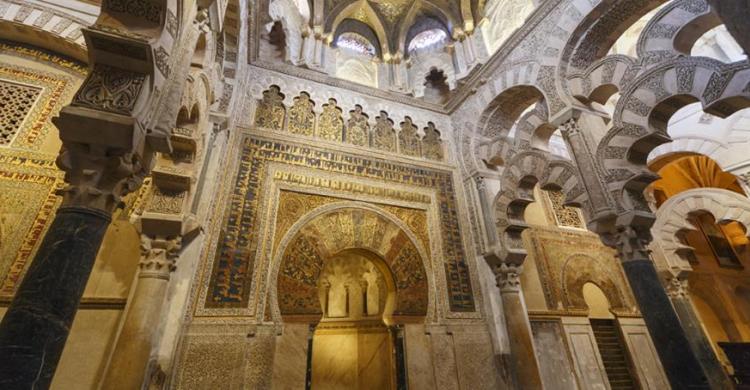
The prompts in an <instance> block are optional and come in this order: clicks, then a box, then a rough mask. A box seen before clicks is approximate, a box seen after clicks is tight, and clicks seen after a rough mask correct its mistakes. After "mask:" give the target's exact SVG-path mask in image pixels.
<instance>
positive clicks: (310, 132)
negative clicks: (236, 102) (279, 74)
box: [255, 85, 445, 161]
mask: <svg viewBox="0 0 750 390" xmlns="http://www.w3.org/2000/svg"><path fill="white" fill-rule="evenodd" d="M283 99H284V95H283V94H281V93H280V90H279V88H278V87H277V86H275V85H272V86H271V87H270V88H269V89H268V90H266V91H264V92H263V98H262V99H261V100H260V101H258V105H257V108H256V111H255V126H256V127H259V128H262V129H264V130H265V129H270V130H277V131H284V130H286V131H287V132H289V133H292V134H298V135H304V136H308V137H310V136H315V137H317V138H321V139H325V140H328V141H334V142H346V143H349V144H352V145H356V146H362V147H370V148H375V149H379V150H381V151H384V152H389V153H399V154H401V155H404V156H409V157H413V158H420V159H428V160H434V161H442V160H443V159H444V153H445V150H444V148H443V144H442V140H441V139H440V132H439V131H438V130H437V129H435V125H434V124H433V123H432V122H428V126H427V127H426V128H425V136H424V139H422V138H420V136H419V133H418V131H417V130H418V127H417V126H416V125H415V124H414V122H413V121H412V120H411V118H409V117H408V116H407V117H405V118H404V122H402V123H401V126H402V129H401V131H400V132H398V133H397V132H396V131H395V129H394V128H393V124H394V121H393V120H392V119H390V118H389V117H388V113H387V112H385V111H381V112H380V115H379V116H378V117H376V124H375V126H374V127H372V128H371V127H370V124H369V116H368V115H367V114H365V113H364V112H363V110H362V107H361V106H360V105H355V106H354V109H353V110H351V111H349V118H348V119H347V121H346V126H344V123H343V118H342V115H341V114H342V110H341V108H340V107H339V106H338V103H337V102H336V100H335V99H333V98H331V99H328V103H326V104H324V105H323V109H322V112H321V113H320V115H317V114H316V113H315V111H314V110H313V107H314V106H315V103H314V102H313V101H312V100H310V95H309V94H308V93H307V92H304V91H303V92H300V95H299V96H298V97H296V98H295V99H294V104H293V105H292V107H289V108H288V109H287V108H285V106H284V104H283ZM316 122H317V123H316Z"/></svg>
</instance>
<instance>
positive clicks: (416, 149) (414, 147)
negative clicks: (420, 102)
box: [398, 116, 422, 157]
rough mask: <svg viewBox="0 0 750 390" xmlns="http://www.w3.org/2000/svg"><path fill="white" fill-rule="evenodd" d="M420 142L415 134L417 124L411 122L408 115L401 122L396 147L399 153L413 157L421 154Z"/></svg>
mask: <svg viewBox="0 0 750 390" xmlns="http://www.w3.org/2000/svg"><path fill="white" fill-rule="evenodd" d="M420 144H421V142H420V140H419V135H418V134H417V126H414V124H413V123H412V122H411V118H409V117H408V116H407V117H406V118H405V119H404V121H403V122H401V131H400V132H399V133H398V147H399V151H400V152H401V154H405V155H407V156H413V157H421V156H422V148H421V145H420Z"/></svg>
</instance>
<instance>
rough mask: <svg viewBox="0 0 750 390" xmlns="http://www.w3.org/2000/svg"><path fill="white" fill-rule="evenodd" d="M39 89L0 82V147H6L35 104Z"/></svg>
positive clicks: (4, 81)
mask: <svg viewBox="0 0 750 390" xmlns="http://www.w3.org/2000/svg"><path fill="white" fill-rule="evenodd" d="M40 92H41V88H37V87H32V86H28V85H21V84H16V83H12V82H9V81H6V80H0V145H8V144H10V141H11V140H12V139H13V137H14V136H15V135H16V132H18V129H20V128H21V123H23V120H24V119H26V115H27V114H28V113H29V111H30V110H31V108H32V107H33V106H34V102H36V99H37V97H38V96H39V93H40Z"/></svg>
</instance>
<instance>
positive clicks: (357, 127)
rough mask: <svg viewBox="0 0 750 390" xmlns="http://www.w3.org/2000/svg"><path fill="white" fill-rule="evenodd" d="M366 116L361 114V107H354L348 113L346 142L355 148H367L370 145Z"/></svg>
mask: <svg viewBox="0 0 750 390" xmlns="http://www.w3.org/2000/svg"><path fill="white" fill-rule="evenodd" d="M368 119H369V118H368V117H367V114H365V113H363V112H362V106H360V105H356V106H354V110H352V111H349V120H348V121H347V122H346V142H349V143H350V144H354V145H357V146H368V145H369V144H370V125H369V124H368V123H367V120H368Z"/></svg>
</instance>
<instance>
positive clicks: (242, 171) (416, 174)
mask: <svg viewBox="0 0 750 390" xmlns="http://www.w3.org/2000/svg"><path fill="white" fill-rule="evenodd" d="M240 153H241V156H240V162H239V167H238V170H237V172H236V173H235V174H234V178H233V179H232V181H233V183H234V184H233V189H231V190H229V198H228V205H227V207H226V211H225V215H224V219H223V222H222V228H221V230H220V233H219V238H218V245H217V250H216V253H215V257H214V261H213V265H212V271H211V277H210V279H209V282H208V283H209V284H208V286H207V288H208V291H207V296H206V299H205V302H204V304H205V307H206V308H242V307H246V306H247V304H248V302H249V297H250V285H251V282H252V278H253V272H254V270H255V267H256V264H255V263H256V261H257V260H258V259H257V258H256V257H257V256H258V252H259V251H258V248H259V243H258V241H259V234H261V232H260V231H259V226H260V225H261V223H260V222H261V221H260V219H259V215H261V214H262V213H260V212H259V210H258V207H259V202H260V199H259V198H260V197H261V196H264V195H263V189H264V188H267V186H268V185H269V184H270V183H265V181H266V176H267V169H268V164H269V163H274V164H275V165H277V166H278V165H279V164H282V165H288V166H290V167H299V168H305V169H312V170H315V171H321V172H325V173H327V174H335V175H340V177H345V176H346V175H350V176H352V177H353V178H355V177H358V178H362V179H367V180H377V181H385V182H386V183H387V182H392V183H394V184H399V185H411V186H416V187H421V188H430V189H432V190H433V191H435V193H436V198H435V200H434V201H435V202H437V204H436V213H437V214H436V217H437V219H438V221H437V222H438V226H439V229H438V230H439V236H440V239H441V240H440V241H441V242H440V247H441V249H442V251H443V253H442V260H443V267H444V272H445V283H446V285H447V292H446V293H447V295H448V302H449V307H450V310H451V311H453V312H474V311H475V303H474V296H473V292H472V285H471V280H470V275H469V266H468V264H467V262H466V258H465V257H466V255H465V251H464V248H463V241H462V238H461V229H460V226H459V222H458V218H459V217H458V210H457V199H456V195H455V193H454V184H453V176H452V174H451V173H450V172H449V171H440V170H434V169H426V168H420V167H414V166H410V165H402V164H398V163H392V162H389V161H385V160H380V159H374V158H366V157H359V156H355V155H350V154H346V153H341V152H332V151H329V150H320V149H316V148H313V147H310V146H307V145H305V146H296V145H293V144H287V143H284V142H281V141H268V140H264V139H259V138H256V137H255V136H250V135H249V136H246V137H245V138H244V140H243V141H242V150H241V152H240ZM287 176H288V177H287V178H288V179H289V180H290V181H295V180H300V181H306V180H307V179H305V178H301V177H297V176H294V175H292V176H289V175H287ZM271 179H273V178H271ZM324 181H325V182H326V185H327V186H335V187H336V188H337V189H342V190H343V189H344V188H346V189H348V190H350V191H353V192H356V191H361V192H362V193H365V194H367V195H370V196H378V195H379V194H380V195H384V196H386V195H388V194H389V192H394V195H395V193H396V192H397V191H391V190H389V189H387V188H383V189H375V188H366V187H367V186H361V185H358V184H352V183H347V182H343V181H342V182H337V181H335V180H329V179H325V180H324ZM399 196H404V197H407V198H408V197H413V196H414V195H408V194H407V195H404V194H401V195H399ZM296 207H298V208H299V206H296ZM299 212H301V211H290V213H291V214H295V213H299ZM283 218H287V219H288V220H281V221H279V226H280V227H282V229H283V228H284V226H289V225H290V224H292V223H293V221H292V220H293V219H294V218H293V217H283ZM399 218H400V217H399ZM425 220H426V217H415V216H411V217H409V218H406V219H404V221H405V222H404V224H405V225H407V226H410V228H411V226H415V225H416V224H420V223H422V222H423V221H425ZM330 222H331V223H332V224H333V225H337V226H340V225H341V221H330ZM365 223H375V224H377V223H379V222H376V221H369V222H367V221H365ZM414 231H415V235H417V236H418V237H419V240H420V241H421V240H423V239H424V238H425V237H426V235H427V233H418V232H419V231H420V229H414ZM276 234H277V235H282V233H280V232H278V231H277V232H276ZM371 245H379V244H377V243H371ZM423 246H424V247H425V248H429V247H430V245H423ZM407 255H408V254H407V253H404V254H403V256H407ZM433 272H434V271H433Z"/></svg>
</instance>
